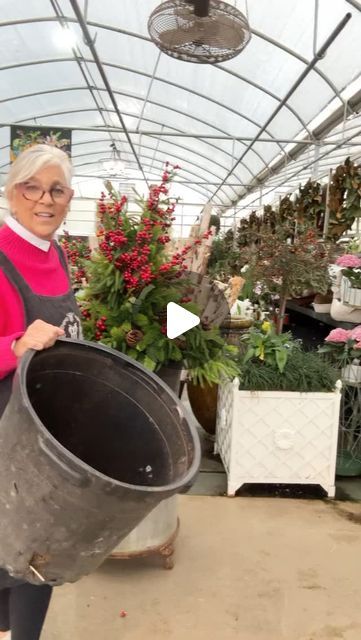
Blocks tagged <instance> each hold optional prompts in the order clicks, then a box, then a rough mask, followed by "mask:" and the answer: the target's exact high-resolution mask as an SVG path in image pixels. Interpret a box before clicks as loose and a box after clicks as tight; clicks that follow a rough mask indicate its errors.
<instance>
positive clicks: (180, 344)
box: [174, 338, 187, 351]
mask: <svg viewBox="0 0 361 640" xmlns="http://www.w3.org/2000/svg"><path fill="white" fill-rule="evenodd" d="M174 344H175V346H176V347H178V349H180V350H181V351H183V350H184V349H185V348H186V346H187V343H186V340H185V338H176V339H175V340H174Z"/></svg>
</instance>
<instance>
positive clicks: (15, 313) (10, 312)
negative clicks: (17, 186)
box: [0, 224, 69, 379]
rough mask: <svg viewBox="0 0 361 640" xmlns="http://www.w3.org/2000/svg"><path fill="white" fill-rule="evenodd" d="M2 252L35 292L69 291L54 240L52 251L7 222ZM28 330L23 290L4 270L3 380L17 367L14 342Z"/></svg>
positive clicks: (1, 231) (0, 232)
mask: <svg viewBox="0 0 361 640" xmlns="http://www.w3.org/2000/svg"><path fill="white" fill-rule="evenodd" d="M0 251H2V252H3V253H4V254H5V255H6V256H7V257H8V258H9V259H10V260H11V261H12V263H13V265H14V266H15V268H16V269H17V270H18V271H19V272H20V274H21V275H22V276H23V278H24V280H25V281H26V282H27V284H28V285H29V286H30V288H31V289H32V291H33V292H34V293H38V294H40V295H44V296H59V295H62V294H64V293H67V291H68V290H69V281H68V279H67V276H66V273H65V271H64V269H63V267H62V265H61V263H60V260H59V256H58V253H57V250H56V248H55V247H54V244H53V243H51V245H50V248H49V250H48V251H43V250H42V249H39V248H38V247H36V246H34V245H33V244H31V243H30V242H28V241H27V240H24V239H23V238H21V237H20V236H18V235H17V234H16V233H15V232H14V231H12V229H10V228H9V227H8V226H7V225H6V224H4V225H3V226H2V227H1V228H0ZM25 329H26V326H25V318H24V312H23V306H22V302H21V299H20V296H19V293H18V292H17V290H16V289H15V288H14V287H13V285H12V284H11V283H10V282H9V280H8V279H7V277H6V276H5V275H4V273H3V271H2V270H1V269H0V379H1V378H4V377H5V376H6V375H7V374H8V373H10V372H11V371H13V370H14V369H15V368H16V366H17V359H16V357H15V355H14V353H13V352H12V350H11V344H12V342H13V341H14V340H15V339H16V338H19V337H20V336H22V335H23V333H24V331H25Z"/></svg>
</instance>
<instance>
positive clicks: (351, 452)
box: [319, 325, 361, 476]
mask: <svg viewBox="0 0 361 640" xmlns="http://www.w3.org/2000/svg"><path fill="white" fill-rule="evenodd" d="M319 351H320V352H321V353H323V354H326V356H327V358H328V359H329V360H330V361H331V362H332V363H333V364H335V365H336V366H337V367H338V368H339V369H340V370H341V378H342V381H343V383H344V388H343V393H342V401H341V412H340V428H339V446H338V455H337V467H336V469H337V474H338V475H342V476H355V475H361V432H360V424H361V325H359V326H357V327H355V328H354V329H351V330H345V329H341V328H337V329H333V330H332V331H331V332H330V333H329V335H328V336H327V337H326V338H325V344H324V345H323V346H322V347H320V348H319Z"/></svg>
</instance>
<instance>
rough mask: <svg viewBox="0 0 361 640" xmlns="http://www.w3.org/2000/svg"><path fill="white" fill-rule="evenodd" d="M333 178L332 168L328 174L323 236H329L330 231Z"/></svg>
mask: <svg viewBox="0 0 361 640" xmlns="http://www.w3.org/2000/svg"><path fill="white" fill-rule="evenodd" d="M331 180H332V169H330V171H329V174H328V182H327V190H326V209H325V220H324V223H323V234H322V235H323V238H326V237H327V233H328V225H329V222H330V187H331Z"/></svg>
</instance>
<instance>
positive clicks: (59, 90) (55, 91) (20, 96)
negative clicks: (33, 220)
mask: <svg viewBox="0 0 361 640" xmlns="http://www.w3.org/2000/svg"><path fill="white" fill-rule="evenodd" d="M0 71H1V68H0ZM95 89H96V90H97V91H105V89H104V88H103V87H95ZM87 90H88V89H87V87H64V88H62V89H50V90H46V91H38V92H34V93H29V94H23V95H18V96H15V97H7V98H3V99H2V100H0V104H1V103H2V102H8V101H12V100H21V99H26V98H31V97H35V96H41V95H46V94H52V93H61V92H67V91H87ZM113 92H114V94H115V95H120V96H125V97H127V98H132V99H134V100H139V101H141V100H142V98H141V97H140V96H137V95H136V94H132V93H126V92H123V91H117V90H113ZM148 102H149V103H150V104H154V105H155V106H159V107H161V108H162V109H168V110H170V111H173V112H174V113H179V114H181V115H183V116H186V117H189V118H190V119H192V120H196V121H197V122H201V123H202V124H204V125H206V126H207V127H209V128H211V129H214V130H215V131H220V132H221V133H222V134H223V135H224V136H225V138H226V139H227V140H229V141H232V140H234V138H232V137H230V136H227V134H226V132H225V131H224V130H223V129H220V128H219V127H216V126H215V125H214V124H211V123H209V122H207V121H205V120H201V119H200V118H197V117H195V116H188V114H185V113H183V112H182V111H181V110H180V109H175V108H174V107H170V106H168V105H163V104H161V103H160V102H156V101H154V100H148ZM124 115H127V116H131V117H134V114H130V113H128V112H124ZM34 117H42V116H34ZM142 120H146V121H148V122H153V123H155V124H159V125H160V124H161V122H158V121H157V120H152V119H150V118H145V117H144V116H142ZM0 126H1V125H0ZM166 126H167V128H168V129H172V130H174V131H178V132H179V137H182V136H183V135H184V132H183V131H181V130H180V129H176V128H175V127H171V126H170V125H166ZM139 133H142V135H151V134H150V133H147V132H139ZM159 134H160V132H159ZM210 135H211V134H210ZM152 137H155V132H153V134H152ZM187 137H194V138H196V139H198V140H202V142H203V143H204V144H210V143H208V142H207V141H206V140H205V139H203V138H206V137H207V136H206V135H204V136H203V135H202V134H197V135H194V136H189V135H187ZM237 142H239V144H242V145H244V146H246V143H245V142H243V141H242V140H237ZM269 142H271V143H272V144H277V143H276V142H275V141H274V140H273V139H272V138H269ZM174 146H176V145H174ZM178 146H183V145H178ZM210 146H212V147H213V148H214V149H217V150H219V148H218V147H217V146H216V145H211V144H210ZM278 146H279V147H280V146H281V145H280V144H278ZM184 148H186V147H184ZM189 151H191V149H189ZM252 151H253V153H254V154H255V155H256V156H257V157H258V158H259V159H260V160H261V162H262V164H264V166H265V167H267V168H269V164H268V163H267V162H265V160H263V158H262V156H261V154H260V153H259V152H258V151H256V150H254V149H252ZM222 152H223V153H224V154H225V155H227V156H229V157H230V158H232V154H231V153H229V152H228V151H226V150H225V149H222ZM193 153H196V152H195V151H194V150H193ZM200 155H201V157H206V156H202V154H200ZM212 162H213V163H214V162H215V161H214V160H212ZM215 164H219V166H222V167H223V169H225V170H228V167H225V166H223V165H221V164H220V163H217V162H216V163H215ZM243 166H244V167H245V169H246V170H247V171H248V172H249V173H250V175H251V176H252V177H253V178H255V177H256V176H255V174H254V173H252V171H251V170H250V169H249V168H248V166H247V165H246V164H245V163H243Z"/></svg>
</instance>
